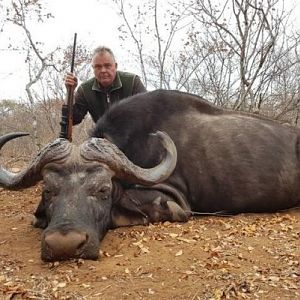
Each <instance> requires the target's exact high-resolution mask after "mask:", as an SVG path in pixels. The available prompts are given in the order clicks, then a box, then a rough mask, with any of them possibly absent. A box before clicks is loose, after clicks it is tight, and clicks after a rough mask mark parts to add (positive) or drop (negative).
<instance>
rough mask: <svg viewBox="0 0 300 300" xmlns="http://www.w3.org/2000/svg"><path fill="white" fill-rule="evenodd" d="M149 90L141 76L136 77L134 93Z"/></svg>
mask: <svg viewBox="0 0 300 300" xmlns="http://www.w3.org/2000/svg"><path fill="white" fill-rule="evenodd" d="M144 92H147V90H146V88H145V86H144V85H143V83H142V81H141V79H140V77H139V76H137V75H136V76H135V77H134V82H133V89H132V95H135V94H139V93H144Z"/></svg>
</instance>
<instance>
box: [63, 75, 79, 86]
mask: <svg viewBox="0 0 300 300" xmlns="http://www.w3.org/2000/svg"><path fill="white" fill-rule="evenodd" d="M77 84H78V79H77V77H76V76H75V75H74V74H72V73H68V74H67V75H66V76H65V86H66V88H68V87H70V88H73V89H75V88H76V87H77Z"/></svg>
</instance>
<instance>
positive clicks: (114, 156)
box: [81, 131, 177, 186]
mask: <svg viewBox="0 0 300 300" xmlns="http://www.w3.org/2000/svg"><path fill="white" fill-rule="evenodd" d="M155 136H157V137H158V138H160V140H161V142H162V145H163V147H164V148H165V150H166V155H165V157H164V158H163V159H162V161H161V162H160V163H159V164H158V165H157V166H155V167H153V168H149V169H144V168H141V167H139V166H137V165H135V164H133V163H132V162H131V161H130V160H129V159H128V158H127V157H126V155H125V154H124V153H123V152H122V151H121V150H120V149H119V148H118V147H117V146H115V145H114V144H112V143H111V142H109V141H108V140H106V139H100V138H91V139H90V140H88V141H86V142H85V143H84V144H83V145H82V151H81V155H82V156H83V157H85V158H86V159H88V160H96V161H99V162H103V163H105V164H106V165H108V166H109V167H110V168H111V169H112V170H113V171H114V172H115V174H116V177H117V178H120V179H125V180H127V181H128V182H131V183H138V184H142V185H148V186H149V185H153V184H156V183H159V182H162V181H164V180H166V179H167V178H168V177H169V176H170V175H171V174H172V172H173V171H174V169H175V167H176V163H177V151H176V146H175V144H174V142H173V141H172V139H171V138H170V137H169V136H168V135H167V134H166V133H164V132H161V131H158V132H157V133H156V134H155Z"/></svg>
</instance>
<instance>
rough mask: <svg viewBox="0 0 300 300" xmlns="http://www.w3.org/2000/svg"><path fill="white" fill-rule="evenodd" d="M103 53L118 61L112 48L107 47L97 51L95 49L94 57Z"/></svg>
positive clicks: (101, 47) (99, 48)
mask: <svg viewBox="0 0 300 300" xmlns="http://www.w3.org/2000/svg"><path fill="white" fill-rule="evenodd" d="M103 53H108V54H110V55H111V57H112V58H113V60H114V61H116V58H115V55H114V53H113V52H112V50H111V49H110V48H108V47H105V46H99V47H97V48H96V49H94V51H93V56H94V55H96V54H103Z"/></svg>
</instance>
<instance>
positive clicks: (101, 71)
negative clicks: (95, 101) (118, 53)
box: [92, 52, 117, 88]
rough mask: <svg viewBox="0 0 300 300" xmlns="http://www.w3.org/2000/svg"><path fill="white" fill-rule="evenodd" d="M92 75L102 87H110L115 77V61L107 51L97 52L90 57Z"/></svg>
mask: <svg viewBox="0 0 300 300" xmlns="http://www.w3.org/2000/svg"><path fill="white" fill-rule="evenodd" d="M92 67H93V70H94V75H95V77H96V79H97V80H98V82H99V83H100V84H101V86H103V87H104V88H107V87H110V86H111V85H112V83H113V81H114V79H115V77H116V72H117V63H116V62H115V60H114V58H113V57H112V56H111V55H110V54H109V53H108V52H103V53H97V54H95V55H94V56H93V58H92Z"/></svg>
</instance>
